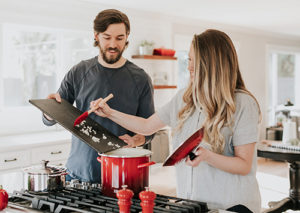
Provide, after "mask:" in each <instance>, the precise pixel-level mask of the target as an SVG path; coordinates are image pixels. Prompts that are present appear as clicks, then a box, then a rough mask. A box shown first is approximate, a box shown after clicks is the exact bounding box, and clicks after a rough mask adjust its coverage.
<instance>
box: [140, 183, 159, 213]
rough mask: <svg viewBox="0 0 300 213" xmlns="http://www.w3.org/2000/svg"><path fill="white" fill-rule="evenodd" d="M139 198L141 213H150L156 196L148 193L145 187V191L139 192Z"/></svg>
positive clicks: (150, 192) (147, 188)
mask: <svg viewBox="0 0 300 213" xmlns="http://www.w3.org/2000/svg"><path fill="white" fill-rule="evenodd" d="M139 197H140V199H141V206H142V212H143V213H152V212H153V207H154V205H155V204H154V200H155V198H156V194H155V193H154V192H152V191H150V190H149V187H145V191H142V192H140V194H139Z"/></svg>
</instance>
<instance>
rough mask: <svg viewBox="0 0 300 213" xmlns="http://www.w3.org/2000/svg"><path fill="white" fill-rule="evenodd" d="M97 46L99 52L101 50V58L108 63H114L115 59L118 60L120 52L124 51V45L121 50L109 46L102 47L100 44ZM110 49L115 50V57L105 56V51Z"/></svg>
mask: <svg viewBox="0 0 300 213" xmlns="http://www.w3.org/2000/svg"><path fill="white" fill-rule="evenodd" d="M99 48H100V52H101V56H102V59H103V60H104V61H105V62H106V63H108V64H114V63H116V62H117V61H119V60H120V58H121V56H122V54H123V51H124V49H125V47H124V48H123V49H122V50H119V49H118V48H111V47H109V48H107V49H102V47H101V46H100V44H99ZM110 50H114V51H116V52H117V56H116V57H114V56H112V57H110V58H108V57H107V56H106V53H107V52H108V51H110Z"/></svg>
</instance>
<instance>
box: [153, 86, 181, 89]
mask: <svg viewBox="0 0 300 213" xmlns="http://www.w3.org/2000/svg"><path fill="white" fill-rule="evenodd" d="M153 88H154V89H176V88H177V86H176V85H153Z"/></svg>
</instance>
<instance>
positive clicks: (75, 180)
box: [70, 179, 79, 188]
mask: <svg viewBox="0 0 300 213" xmlns="http://www.w3.org/2000/svg"><path fill="white" fill-rule="evenodd" d="M78 183H79V180H78V179H72V180H71V183H70V186H71V187H74V188H76V185H77V184H78Z"/></svg>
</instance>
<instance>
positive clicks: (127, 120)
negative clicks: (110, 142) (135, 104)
mask: <svg viewBox="0 0 300 213" xmlns="http://www.w3.org/2000/svg"><path fill="white" fill-rule="evenodd" d="M108 118H109V119H111V120H112V121H114V122H115V123H117V124H119V125H120V126H122V127H124V128H125V129H128V130H130V131H132V132H135V133H138V134H141V135H152V134H153V133H155V132H157V131H158V130H159V129H161V128H162V127H164V126H165V125H164V124H163V123H162V122H161V121H160V119H159V118H158V116H157V115H156V113H155V114H153V115H152V116H150V117H149V118H147V119H145V118H142V117H138V116H134V115H129V114H125V113H122V112H119V111H117V110H113V109H112V112H111V114H110V116H108Z"/></svg>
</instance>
